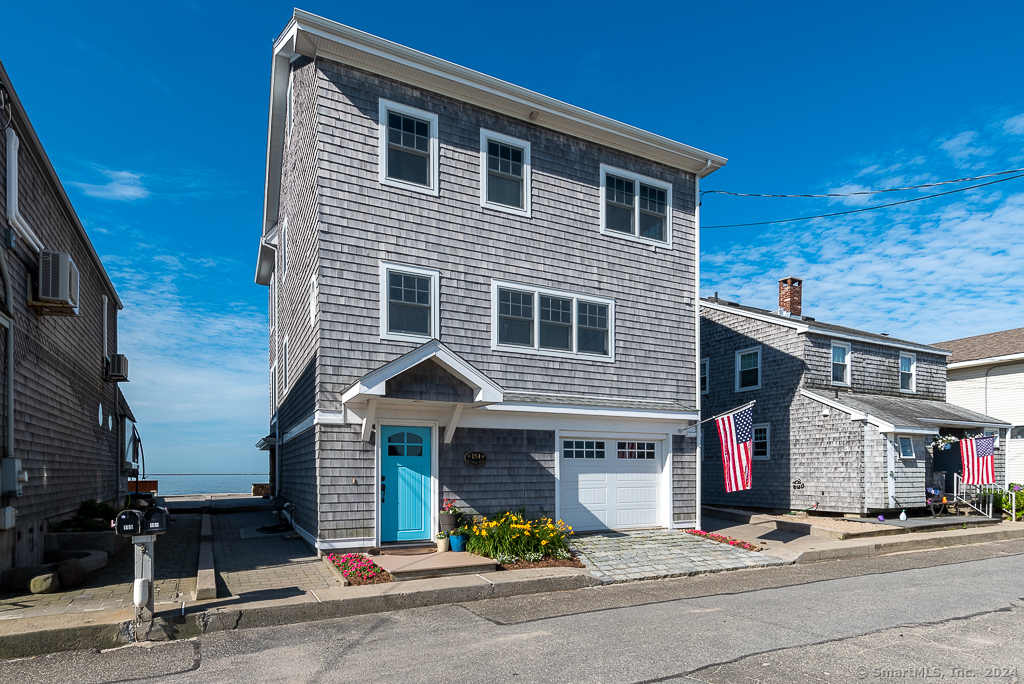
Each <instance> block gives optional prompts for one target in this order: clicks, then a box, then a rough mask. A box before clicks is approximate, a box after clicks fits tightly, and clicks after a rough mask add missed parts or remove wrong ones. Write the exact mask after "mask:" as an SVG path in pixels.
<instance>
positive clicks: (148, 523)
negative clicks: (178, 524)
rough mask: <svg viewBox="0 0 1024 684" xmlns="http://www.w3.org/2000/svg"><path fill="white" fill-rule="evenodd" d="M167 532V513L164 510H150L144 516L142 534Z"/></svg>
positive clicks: (155, 508)
mask: <svg viewBox="0 0 1024 684" xmlns="http://www.w3.org/2000/svg"><path fill="white" fill-rule="evenodd" d="M166 531H167V513H166V512H165V511H164V509H162V508H157V507H154V508H150V509H149V510H148V511H146V514H145V515H144V516H142V532H140V534H163V533H164V532H166Z"/></svg>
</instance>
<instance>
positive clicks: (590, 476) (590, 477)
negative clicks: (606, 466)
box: [576, 473, 608, 482]
mask: <svg viewBox="0 0 1024 684" xmlns="http://www.w3.org/2000/svg"><path fill="white" fill-rule="evenodd" d="M576 480H577V481H578V482H607V481H608V474H607V473H579V475H577V476H576Z"/></svg>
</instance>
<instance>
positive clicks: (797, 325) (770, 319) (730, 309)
mask: <svg viewBox="0 0 1024 684" xmlns="http://www.w3.org/2000/svg"><path fill="white" fill-rule="evenodd" d="M700 305H701V306H702V307H707V308H709V309H712V310H714V311H724V312H726V313H731V314H735V315H736V316H743V317H744V318H751V319H753V320H755V321H763V322H765V323H774V324H775V325H781V326H782V327H784V328H792V329H793V330H796V332H797V334H802V333H805V332H807V330H808V326H807V325H806V324H805V323H802V322H797V321H788V320H786V319H785V318H777V317H775V316H768V315H766V314H758V313H754V312H752V311H744V310H743V309H739V308H737V307H735V306H728V305H725V304H714V303H711V302H705V301H703V300H701V302H700Z"/></svg>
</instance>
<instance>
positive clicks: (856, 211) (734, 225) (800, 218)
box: [701, 169, 1024, 228]
mask: <svg viewBox="0 0 1024 684" xmlns="http://www.w3.org/2000/svg"><path fill="white" fill-rule="evenodd" d="M1018 171H1024V169H1018ZM1003 173H1007V172H1003ZM1008 173H1013V172H1012V171H1010V172H1008ZM992 175H995V174H992ZM1017 178H1024V173H1022V174H1020V175H1018V176H1010V177H1009V178H1000V179H999V180H994V181H989V182H987V183H978V184H977V185H968V186H967V187H966V188H957V189H956V190H947V191H946V192H938V193H935V194H934V195H925V196H924V197H913V198H911V199H907V200H902V201H900V202H890V203H889V204H877V205H875V206H873V207H863V208H861V209H851V210H849V211H837V212H834V213H831V214H817V215H816V216H798V217H796V218H788V219H777V220H775V221H755V222H754V223H730V224H727V225H721V226H701V228H744V227H747V226H767V225H770V224H773V223H791V222H793V221H810V220H811V219H817V218H830V217H832V216H845V215H847V214H859V213H860V212H862V211H872V210H874V209H887V208H889V207H895V206H899V205H900V204H910V203H911V202H920V201H922V200H926V199H932V198H933V197H942V196H943V195H952V194H953V193H957V192H964V191H966V190H973V189H975V188H983V187H985V186H986V185H995V184H996V183H1005V182H1006V181H1012V180H1014V179H1017ZM950 182H954V181H950ZM709 192H710V191H709ZM879 192H881V191H879Z"/></svg>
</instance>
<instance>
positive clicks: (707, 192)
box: [700, 168, 1024, 197]
mask: <svg viewBox="0 0 1024 684" xmlns="http://www.w3.org/2000/svg"><path fill="white" fill-rule="evenodd" d="M1021 171H1024V168H1021V169H1010V170H1009V171H997V172H995V173H987V174H985V175H984V176H972V177H970V178H955V179H953V180H946V181H936V182H934V183H924V184H922V185H908V186H906V187H903V188H886V189H884V190H858V191H856V192H829V193H825V194H822V195H769V194H763V193H759V192H729V191H728V190H703V191H702V192H701V193H700V196H701V197H704V195H732V196H733V197H853V196H854V195H879V194H881V193H883V192H903V191H906V190H920V189H922V188H935V187H938V186H940V185H951V184H953V183H967V182H969V181H976V180H984V179H985V178H994V177H996V176H1005V175H1006V174H1008V173H1019V172H1021ZM1007 180H1009V179H1007Z"/></svg>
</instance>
